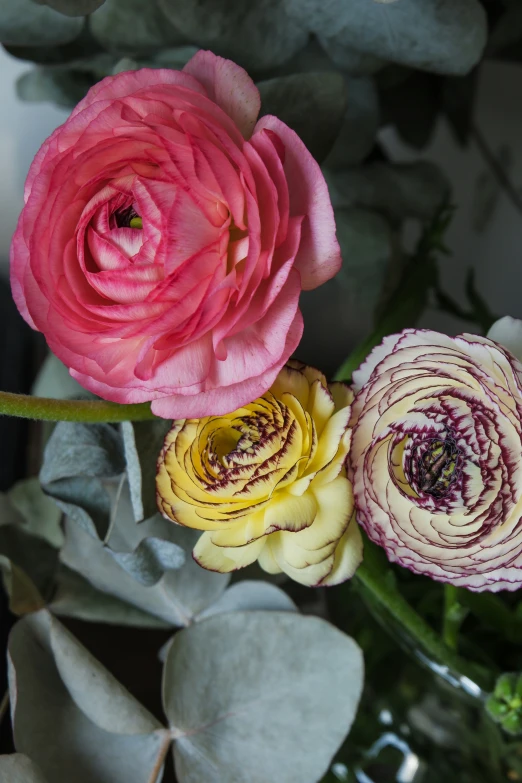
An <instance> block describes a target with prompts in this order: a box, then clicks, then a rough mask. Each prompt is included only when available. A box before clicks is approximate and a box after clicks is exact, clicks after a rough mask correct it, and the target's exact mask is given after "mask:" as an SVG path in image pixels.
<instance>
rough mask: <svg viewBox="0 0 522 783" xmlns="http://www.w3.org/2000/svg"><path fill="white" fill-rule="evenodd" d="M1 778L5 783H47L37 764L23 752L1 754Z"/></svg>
mask: <svg viewBox="0 0 522 783" xmlns="http://www.w3.org/2000/svg"><path fill="white" fill-rule="evenodd" d="M0 780H2V781H5V783H8V782H9V783H46V781H45V779H44V777H43V775H42V773H41V772H40V770H39V769H38V768H37V767H36V764H33V762H32V761H31V759H29V758H27V756H24V755H23V754H22V753H13V754H12V755H11V756H0Z"/></svg>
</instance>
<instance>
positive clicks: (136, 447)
mask: <svg viewBox="0 0 522 783" xmlns="http://www.w3.org/2000/svg"><path fill="white" fill-rule="evenodd" d="M171 426H172V422H170V421H167V420H165V419H157V420H156V421H150V422H149V421H143V422H130V421H124V422H123V423H122V425H121V431H122V436H123V445H124V449H125V459H126V462H127V475H128V477H129V486H130V494H131V500H132V508H133V510H134V517H135V519H136V522H139V521H141V520H142V519H146V518H147V517H150V516H152V515H153V514H155V513H156V511H157V505H156V466H157V462H158V457H159V454H160V451H161V449H162V448H163V442H164V440H165V436H166V434H167V432H168V431H169V430H170V428H171Z"/></svg>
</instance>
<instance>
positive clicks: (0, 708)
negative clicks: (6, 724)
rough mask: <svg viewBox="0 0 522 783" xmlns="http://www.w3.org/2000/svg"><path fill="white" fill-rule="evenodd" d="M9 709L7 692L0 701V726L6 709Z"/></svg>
mask: <svg viewBox="0 0 522 783" xmlns="http://www.w3.org/2000/svg"><path fill="white" fill-rule="evenodd" d="M8 707H9V691H6V692H5V693H4V695H3V697H2V701H0V725H1V724H2V722H3V720H4V717H5V714H6V712H7V709H8Z"/></svg>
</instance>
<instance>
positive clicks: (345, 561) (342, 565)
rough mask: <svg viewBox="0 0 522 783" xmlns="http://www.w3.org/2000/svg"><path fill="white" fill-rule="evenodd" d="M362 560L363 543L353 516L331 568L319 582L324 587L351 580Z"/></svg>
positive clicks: (338, 546) (336, 551) (339, 544)
mask: <svg viewBox="0 0 522 783" xmlns="http://www.w3.org/2000/svg"><path fill="white" fill-rule="evenodd" d="M362 559H363V541H362V536H361V531H360V528H359V525H358V524H357V522H356V519H355V514H354V515H353V517H352V519H351V521H350V524H349V525H348V527H347V528H346V531H345V533H344V535H343V536H342V538H341V540H340V541H339V543H338V545H337V548H336V550H335V556H334V563H333V568H332V570H331V571H330V573H329V574H328V576H326V577H325V578H324V579H323V581H322V582H321V584H322V585H325V586H326V587H332V586H333V585H338V584H341V582H345V581H346V580H347V579H351V578H352V576H353V575H354V573H355V572H356V570H357V569H358V567H359V566H360V564H361V562H362Z"/></svg>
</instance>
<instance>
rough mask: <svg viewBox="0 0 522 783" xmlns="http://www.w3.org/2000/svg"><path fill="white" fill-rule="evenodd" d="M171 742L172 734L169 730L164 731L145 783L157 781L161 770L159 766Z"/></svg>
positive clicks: (157, 782) (163, 761)
mask: <svg viewBox="0 0 522 783" xmlns="http://www.w3.org/2000/svg"><path fill="white" fill-rule="evenodd" d="M171 743H172V735H171V733H170V732H169V731H166V732H165V738H164V740H163V742H162V743H161V745H160V748H159V751H158V757H157V759H156V762H155V764H154V767H153V769H152V772H151V773H150V776H149V779H148V781H147V783H159V780H158V778H159V774H160V772H161V768H162V767H163V765H164V763H165V759H166V758H167V753H168V752H169V748H170V745H171Z"/></svg>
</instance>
